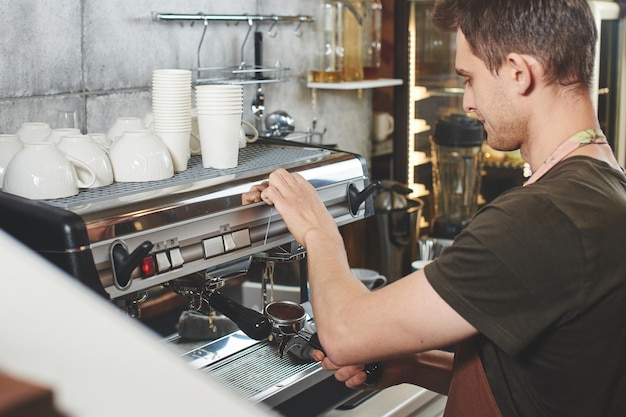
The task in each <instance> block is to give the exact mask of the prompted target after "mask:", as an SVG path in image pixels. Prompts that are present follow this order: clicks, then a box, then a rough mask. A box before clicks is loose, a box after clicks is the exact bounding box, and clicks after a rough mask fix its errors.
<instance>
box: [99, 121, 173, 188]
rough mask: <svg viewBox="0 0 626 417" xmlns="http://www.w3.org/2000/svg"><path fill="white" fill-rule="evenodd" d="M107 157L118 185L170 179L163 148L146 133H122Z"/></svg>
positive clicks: (168, 159) (170, 168)
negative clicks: (109, 159)
mask: <svg viewBox="0 0 626 417" xmlns="http://www.w3.org/2000/svg"><path fill="white" fill-rule="evenodd" d="M109 157H110V158H111V165H112V166H113V177H114V179H115V181H118V182H142V181H157V180H164V179H167V178H171V177H172V176H174V164H173V163H172V158H171V156H170V153H169V151H168V150H167V147H166V146H165V144H164V143H163V141H162V140H161V139H159V137H158V136H156V135H155V134H153V133H152V132H151V131H149V130H135V131H128V132H124V134H123V135H122V137H120V138H119V139H118V140H117V141H116V142H115V143H113V145H112V146H111V152H110V153H109Z"/></svg>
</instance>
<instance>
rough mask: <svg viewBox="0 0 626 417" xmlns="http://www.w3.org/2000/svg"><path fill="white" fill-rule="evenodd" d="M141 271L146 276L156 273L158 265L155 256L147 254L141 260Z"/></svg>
mask: <svg viewBox="0 0 626 417" xmlns="http://www.w3.org/2000/svg"><path fill="white" fill-rule="evenodd" d="M140 266H141V273H142V274H143V276H144V278H148V277H151V276H152V275H154V274H156V265H155V264H154V258H153V257H152V256H146V257H145V258H143V259H142V260H141V265H140Z"/></svg>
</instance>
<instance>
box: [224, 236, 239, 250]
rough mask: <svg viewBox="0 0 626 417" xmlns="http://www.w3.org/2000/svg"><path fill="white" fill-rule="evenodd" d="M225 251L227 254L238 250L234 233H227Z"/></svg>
mask: <svg viewBox="0 0 626 417" xmlns="http://www.w3.org/2000/svg"><path fill="white" fill-rule="evenodd" d="M224 249H226V252H230V251H231V250H235V249H237V245H236V244H235V239H233V234H232V233H226V234H225V235H224Z"/></svg>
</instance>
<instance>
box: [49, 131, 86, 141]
mask: <svg viewBox="0 0 626 417" xmlns="http://www.w3.org/2000/svg"><path fill="white" fill-rule="evenodd" d="M69 135H80V130H78V129H77V128H74V127H59V128H56V129H52V130H51V131H50V134H49V135H48V137H46V142H50V143H59V141H60V140H61V138H62V137H63V136H69Z"/></svg>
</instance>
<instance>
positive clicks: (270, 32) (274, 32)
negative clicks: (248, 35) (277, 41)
mask: <svg viewBox="0 0 626 417" xmlns="http://www.w3.org/2000/svg"><path fill="white" fill-rule="evenodd" d="M276 22H278V20H274V22H273V23H272V25H271V26H270V28H269V29H268V30H267V36H269V37H270V38H275V37H276V31H272V29H274V26H276Z"/></svg>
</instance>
